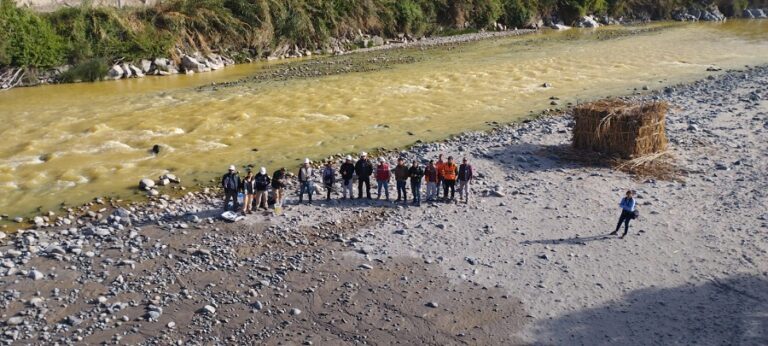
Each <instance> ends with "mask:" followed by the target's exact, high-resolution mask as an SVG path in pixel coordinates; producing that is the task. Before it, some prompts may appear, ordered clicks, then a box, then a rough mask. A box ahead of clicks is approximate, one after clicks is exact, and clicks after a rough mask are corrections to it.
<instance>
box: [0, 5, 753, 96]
mask: <svg viewBox="0 0 768 346" xmlns="http://www.w3.org/2000/svg"><path fill="white" fill-rule="evenodd" d="M766 13H768V9H759V8H755V9H745V10H744V11H743V13H741V18H745V19H765V18H768V17H766ZM672 19H673V20H675V21H682V22H695V21H725V20H727V17H726V16H725V15H723V14H722V13H721V12H720V11H719V10H718V8H717V6H714V5H713V6H709V7H705V8H698V7H696V8H685V9H681V10H678V11H675V12H674V13H673V14H672ZM647 22H650V18H646V17H643V16H640V17H638V18H632V19H627V18H612V17H608V16H592V15H587V16H583V17H581V18H580V19H579V20H578V21H576V22H575V23H574V26H575V27H581V28H597V27H600V26H605V25H631V24H635V23H647ZM545 28H550V29H554V30H566V29H570V28H571V27H570V26H567V25H565V24H564V23H563V22H562V21H558V20H556V19H553V18H550V19H547V21H544V20H539V21H538V22H536V23H533V24H532V25H531V27H530V28H521V29H518V28H507V27H505V26H503V25H501V24H497V25H495V26H494V28H493V29H494V30H491V31H485V30H482V31H480V32H475V33H466V34H459V35H453V36H432V37H410V36H408V35H405V34H401V35H399V36H398V37H395V38H382V37H380V36H377V35H370V34H366V33H362V32H359V33H358V34H357V35H355V36H354V37H350V38H344V37H342V38H331V39H330V40H328V42H326V43H325V44H324V45H323V46H322V48H319V49H315V50H311V49H307V48H302V47H299V46H298V45H290V44H282V45H279V46H277V47H275V48H274V49H272V50H271V51H269V52H267V53H266V55H264V56H257V57H251V56H245V55H242V54H239V53H238V54H235V55H231V54H230V56H228V54H226V53H213V52H211V53H207V54H204V53H202V52H183V51H181V50H177V51H176V52H175V56H176V58H169V57H155V58H146V59H139V60H136V61H122V60H120V61H116V62H113V64H111V65H110V67H109V69H108V70H107V72H106V75H105V76H104V77H103V80H119V79H128V78H143V77H145V76H168V75H174V74H194V73H204V72H210V71H216V70H220V69H222V68H225V67H227V66H232V65H234V64H236V63H250V62H253V61H256V60H263V61H275V60H283V59H296V58H302V57H311V56H313V55H315V56H316V55H324V56H338V55H345V54H349V53H357V52H359V53H364V52H371V51H380V50H391V49H400V48H426V47H434V46H443V45H450V44H458V43H464V42H472V41H477V40H483V39H489V38H495V37H504V36H514V35H522V34H528V33H532V32H537V31H539V30H541V29H545ZM71 68H72V66H68V65H67V66H60V67H57V68H53V69H49V70H46V71H35V72H34V73H31V74H30V73H26V71H24V69H20V68H18V67H3V68H0V90H5V89H10V88H13V87H17V86H22V87H24V86H27V87H29V86H36V85H42V84H52V83H60V82H62V81H61V77H62V76H63V75H64V74H65V73H67V71H69V70H70V69H71ZM27 75H34V77H30V76H27ZM29 78H32V79H31V80H30V79H29ZM74 82H79V81H77V80H75V81H74Z"/></svg>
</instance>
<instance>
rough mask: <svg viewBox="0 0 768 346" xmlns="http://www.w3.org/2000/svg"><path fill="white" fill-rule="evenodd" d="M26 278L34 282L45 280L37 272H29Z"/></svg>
mask: <svg viewBox="0 0 768 346" xmlns="http://www.w3.org/2000/svg"><path fill="white" fill-rule="evenodd" d="M28 276H29V278H30V279H32V280H35V281H37V280H42V279H43V278H45V275H44V274H43V273H41V272H40V271H38V270H31V271H30V272H29V275H28Z"/></svg>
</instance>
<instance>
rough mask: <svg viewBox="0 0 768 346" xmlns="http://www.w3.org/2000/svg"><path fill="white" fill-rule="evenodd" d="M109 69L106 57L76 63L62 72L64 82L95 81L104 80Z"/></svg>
mask: <svg viewBox="0 0 768 346" xmlns="http://www.w3.org/2000/svg"><path fill="white" fill-rule="evenodd" d="M107 71H109V65H107V63H106V62H105V61H104V59H91V60H88V61H85V62H82V63H80V64H77V65H75V66H74V67H72V68H70V69H69V70H67V71H66V72H64V73H62V75H61V77H60V78H61V81H62V82H68V83H71V82H78V81H80V82H95V81H97V80H102V79H103V78H104V76H106V75H107Z"/></svg>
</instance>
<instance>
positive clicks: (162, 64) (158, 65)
mask: <svg viewBox="0 0 768 346" xmlns="http://www.w3.org/2000/svg"><path fill="white" fill-rule="evenodd" d="M152 64H153V65H155V69H156V70H157V71H165V72H168V68H169V67H170V63H169V62H168V59H166V58H155V60H153V61H152Z"/></svg>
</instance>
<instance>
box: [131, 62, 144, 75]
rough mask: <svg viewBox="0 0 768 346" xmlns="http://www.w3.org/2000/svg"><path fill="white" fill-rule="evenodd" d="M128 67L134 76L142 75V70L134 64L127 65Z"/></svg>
mask: <svg viewBox="0 0 768 346" xmlns="http://www.w3.org/2000/svg"><path fill="white" fill-rule="evenodd" d="M128 69H130V70H131V73H132V74H133V76H134V77H136V78H141V77H144V71H142V70H141V69H140V68H138V67H136V66H135V65H128Z"/></svg>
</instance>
